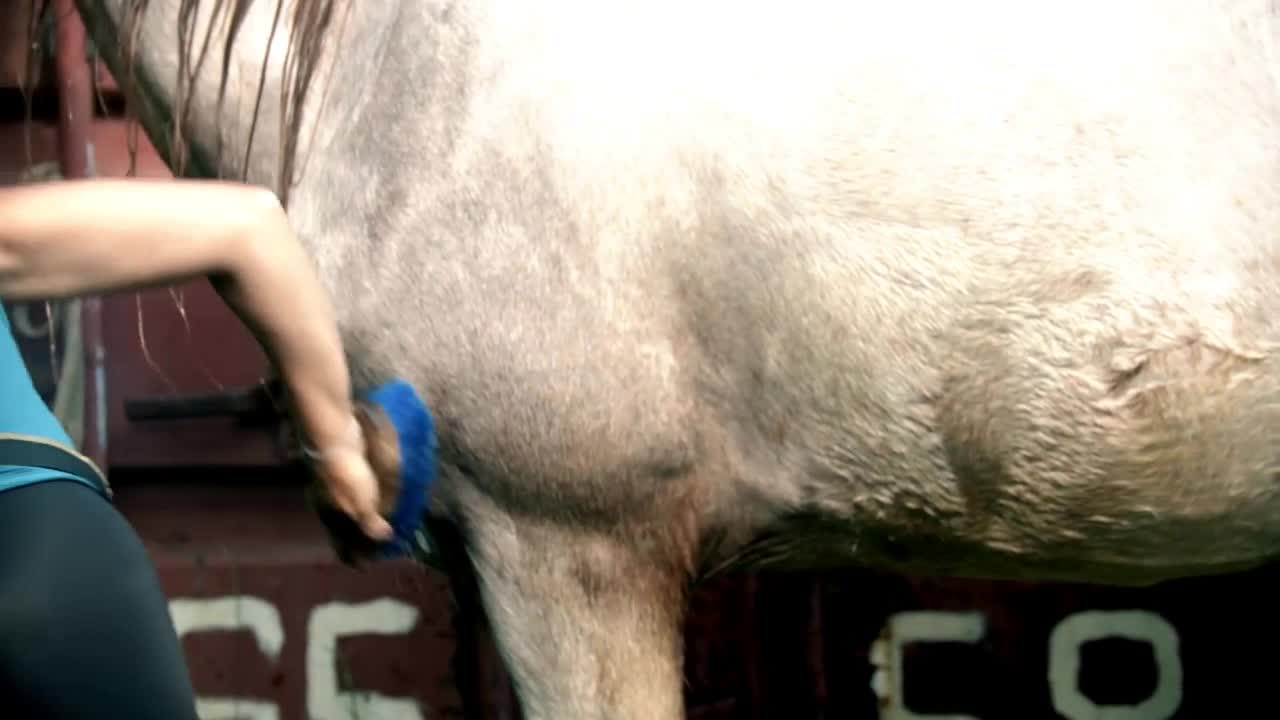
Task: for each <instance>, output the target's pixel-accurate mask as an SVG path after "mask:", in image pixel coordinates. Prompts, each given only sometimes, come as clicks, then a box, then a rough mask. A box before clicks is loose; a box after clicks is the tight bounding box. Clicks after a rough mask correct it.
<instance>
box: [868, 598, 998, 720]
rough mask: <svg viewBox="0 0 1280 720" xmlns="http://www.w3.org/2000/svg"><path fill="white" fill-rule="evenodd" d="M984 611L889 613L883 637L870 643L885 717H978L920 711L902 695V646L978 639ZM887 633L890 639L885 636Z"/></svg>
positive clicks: (968, 719)
mask: <svg viewBox="0 0 1280 720" xmlns="http://www.w3.org/2000/svg"><path fill="white" fill-rule="evenodd" d="M986 631H987V624H986V619H985V618H984V617H983V616H982V614H981V613H976V612H975V613H953V612H934V611H929V610H924V611H919V612H900V613H895V614H894V615H892V616H890V618H889V622H888V626H887V627H886V628H885V631H884V632H883V633H881V639H880V640H877V641H876V642H875V643H874V644H872V646H871V664H872V665H874V666H875V667H876V668H877V670H876V672H875V674H874V675H872V676H871V689H872V690H873V691H874V692H875V694H876V696H877V697H879V698H880V701H881V703H882V708H883V711H884V712H883V715H882V717H884V718H885V720H926V719H927V720H978V719H977V718H975V717H973V716H971V715H918V714H916V713H913V712H911V710H909V709H907V706H906V704H905V703H904V702H903V698H902V648H904V647H906V646H907V645H910V644H911V643H918V642H946V643H976V642H978V641H979V640H981V639H982V636H983V635H984V634H986ZM886 635H887V636H888V637H887V642H886V638H885V636H886Z"/></svg>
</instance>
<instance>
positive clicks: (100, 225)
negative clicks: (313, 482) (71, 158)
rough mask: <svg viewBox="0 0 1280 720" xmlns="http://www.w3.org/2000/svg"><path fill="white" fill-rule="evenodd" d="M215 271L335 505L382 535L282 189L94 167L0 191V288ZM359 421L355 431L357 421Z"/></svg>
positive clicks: (325, 317)
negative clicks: (90, 176) (78, 175)
mask: <svg viewBox="0 0 1280 720" xmlns="http://www.w3.org/2000/svg"><path fill="white" fill-rule="evenodd" d="M199 276H209V277H210V279H211V280H212V281H213V284H214V287H215V288H216V289H217V290H218V291H219V293H221V295H222V297H223V298H224V299H225V300H226V301H227V303H228V304H229V305H230V306H231V308H232V310H234V311H235V312H236V313H237V314H238V315H239V316H240V318H241V319H242V320H243V321H244V322H245V324H246V325H248V327H249V328H250V330H251V331H252V332H253V333H254V335H255V336H256V337H257V338H258V340H259V341H260V342H261V343H262V345H263V347H264V348H265V350H266V352H267V354H268V356H269V357H270V358H271V360H272V362H273V363H274V364H275V366H276V367H277V368H278V369H279V372H280V376H281V379H282V380H283V381H284V382H285V384H286V385H287V386H288V388H289V391H290V394H291V397H292V401H293V405H294V408H295V410H296V412H297V414H298V417H299V421H300V423H301V425H302V430H303V433H304V435H305V436H306V437H307V439H308V444H309V445H311V446H312V447H315V448H318V449H319V451H320V456H321V457H322V460H321V462H320V463H319V471H320V474H321V475H322V477H323V479H324V480H325V482H326V484H327V486H328V489H329V491H330V494H331V495H332V499H333V501H334V503H335V504H336V505H337V506H338V507H339V508H340V509H342V510H343V511H345V512H347V513H348V514H350V515H351V516H352V517H353V518H354V519H355V520H356V521H357V522H358V523H359V524H360V526H361V527H362V528H363V529H364V531H365V532H366V533H368V534H369V535H370V536H372V537H375V538H385V537H387V536H388V535H389V534H390V527H389V526H388V525H387V523H386V521H385V520H383V518H382V517H381V515H379V513H378V511H377V506H378V490H377V482H376V479H375V478H374V476H373V472H372V470H371V469H370V468H369V465H368V462H367V460H366V459H365V456H364V442H363V439H362V438H361V436H360V434H359V429H358V426H356V425H355V424H354V422H353V420H354V413H353V407H352V400H351V388H350V380H349V376H348V370H347V365H346V359H345V357H344V355H343V350H342V344H341V340H340V338H339V336H338V330H337V326H336V321H335V319H334V312H333V307H332V305H331V304H330V302H329V297H328V295H327V293H326V292H325V290H324V288H323V287H322V286H321V285H320V282H319V279H318V278H317V277H316V275H315V270H314V266H313V265H312V263H311V259H310V258H309V257H308V256H307V255H306V253H305V252H304V251H303V249H302V247H301V246H300V245H299V244H298V242H297V240H296V238H295V237H294V235H293V232H292V230H291V229H290V226H289V223H288V219H287V217H286V216H285V213H284V210H283V209H282V208H281V206H280V203H279V201H278V200H277V199H276V196H275V195H274V194H272V193H271V192H269V191H268V190H266V189H263V188H256V187H252V186H248V185H242V184H238V183H230V182H217V181H194V180H136V179H119V180H111V179H100V180H98V179H95V180H75V181H60V182H51V183H42V184H34V185H23V186H18V187H12V188H3V189H0V297H4V298H11V299H28V298H55V297H65V296H70V295H84V294H93V293H98V292H106V291H113V290H120V289H125V288H130V287H139V286H145V285H158V284H169V283H172V282H177V281H180V280H185V279H188V278H193V277H199ZM353 429H354V430H353Z"/></svg>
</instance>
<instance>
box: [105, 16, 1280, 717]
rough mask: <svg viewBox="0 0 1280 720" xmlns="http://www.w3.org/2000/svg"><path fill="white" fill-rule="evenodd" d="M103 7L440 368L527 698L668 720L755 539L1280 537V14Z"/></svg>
mask: <svg viewBox="0 0 1280 720" xmlns="http://www.w3.org/2000/svg"><path fill="white" fill-rule="evenodd" d="M80 5H81V7H82V9H83V11H84V14H85V17H86V19H87V22H88V25H89V28H90V31H91V33H92V35H93V37H94V38H95V39H96V42H97V44H98V47H99V48H101V49H102V50H103V51H104V53H105V56H106V57H107V59H108V61H109V63H110V65H111V67H112V68H113V70H114V72H115V74H116V75H117V77H120V78H122V79H124V80H125V82H127V83H128V84H129V85H130V86H132V87H134V88H136V89H137V90H138V91H139V94H140V99H141V101H142V103H141V105H140V106H139V115H140V117H141V119H142V121H143V122H144V124H145V126H146V127H147V129H148V131H149V132H150V134H151V137H152V138H153V140H154V141H155V142H156V144H157V145H158V146H159V148H160V150H161V151H162V153H164V154H165V156H166V158H168V159H169V161H170V162H171V163H173V164H174V166H175V167H176V168H178V170H179V171H180V172H187V173H192V174H218V175H224V176H233V177H245V178H247V179H248V180H250V181H252V182H256V183H261V184H264V185H270V186H273V187H276V188H278V189H279V191H280V192H281V193H282V194H285V193H286V192H287V201H288V203H289V208H290V213H291V217H292V219H293V222H294V223H295V224H296V227H297V229H298V230H299V232H300V233H301V234H302V236H303V237H304V239H305V241H306V242H307V243H308V244H309V247H310V249H311V251H312V252H313V253H314V257H315V259H316V261H317V263H318V264H319V266H320V268H321V270H322V272H323V274H324V277H325V278H326V280H327V282H328V285H329V287H330V289H331V290H332V291H333V293H334V294H335V296H336V297H337V298H338V299H339V301H340V303H341V304H342V308H341V314H342V325H343V330H344V332H345V333H346V338H347V341H348V342H349V343H350V347H351V349H352V353H353V358H352V362H353V364H354V367H356V368H357V373H358V375H359V376H360V379H361V380H369V381H372V380H377V379H381V378H385V377H388V376H390V375H392V374H395V375H401V376H404V377H407V378H409V379H410V380H412V381H413V382H414V383H415V384H416V385H417V386H418V387H419V388H421V389H422V391H423V393H424V395H425V396H426V398H427V400H428V401H429V403H430V405H431V407H432V409H433V411H434V412H435V414H436V416H437V419H438V422H439V428H440V432H441V452H442V458H441V459H442V462H443V463H444V468H443V471H444V472H443V476H442V479H441V483H440V486H439V495H440V497H439V498H438V502H437V505H436V509H437V512H438V513H439V515H440V517H442V518H446V519H447V521H448V522H449V523H451V524H453V525H455V526H456V527H457V528H459V529H460V531H461V537H462V538H463V541H464V545H465V550H466V556H467V559H468V561H469V563H470V566H471V569H473V570H474V572H475V574H476V577H477V578H478V580H479V588H480V592H481V594H482V597H483V601H484V604H485V609H486V612H487V614H488V617H489V619H490V621H491V622H492V624H493V626H494V628H495V633H496V638H497V641H498V644H499V647H500V649H501V651H502V653H503V656H504V658H505V660H506V662H507V664H508V667H509V669H510V671H511V673H512V675H513V677H514V680H515V683H516V686H517V690H518V693H519V696H520V699H521V702H522V704H523V710H524V713H525V716H526V717H528V718H531V719H534V720H536V719H542V718H552V719H555V720H562V719H564V718H609V719H611V720H615V719H620V718H642V719H644V720H670V719H672V718H678V717H681V715H682V712H683V711H682V701H681V676H682V673H681V664H680V662H681V660H680V658H681V652H680V643H681V636H680V619H681V616H682V611H683V609H684V593H685V591H686V589H687V587H688V585H689V583H690V582H691V581H694V580H697V579H699V578H701V577H705V576H707V575H708V574H710V573H713V572H716V571H720V570H723V569H726V568H730V567H760V566H763V565H775V566H776V565H790V566H800V567H812V566H817V565H819V564H826V565H830V564H851V563H858V564H873V565H878V566H883V567H889V568H895V569H898V570H902V571H910V572H928V573H939V574H941V573H946V574H953V575H970V576H987V577H1011V578H1024V579H1044V580H1049V579H1053V580H1079V581H1090V582H1100V583H1122V584H1145V583H1152V582H1157V581H1160V580H1162V579H1166V578H1173V577H1178V576H1187V575H1203V574H1210V573H1219V572H1225V571H1231V570H1237V569H1242V568H1246V567H1252V566H1256V565H1259V564H1261V563H1264V562H1266V561H1268V560H1270V559H1271V558H1272V557H1273V556H1274V555H1275V554H1276V552H1277V549H1280V522H1278V521H1277V519H1278V518H1280V481H1278V480H1277V477H1276V468H1277V450H1280V443H1278V442H1277V440H1278V439H1280V438H1278V437H1277V436H1278V434H1280V355H1278V354H1277V341H1280V315H1278V311H1280V244H1278V243H1277V231H1278V230H1280V83H1278V77H1277V73H1278V71H1280V56H1277V50H1278V45H1277V41H1278V38H1280V35H1278V34H1277V33H1278V31H1280V10H1277V7H1276V5H1275V4H1274V3H1273V2H1268V1H1265V0H1107V1H1106V2H1102V1H1101V0H1080V1H1079V2H1073V3H1048V2H1037V1H1035V0H970V1H969V2H963V3H955V2H942V1H940V0H905V1H903V2H895V3H886V2H871V1H870V0H844V1H843V2H821V1H817V0H797V2H792V3H787V4H779V3H763V2H750V1H749V2H730V1H729V0H701V1H700V2H687V1H681V2H674V1H672V0H649V1H648V2H622V1H620V0H542V1H540V2H515V1H513V0H365V1H364V2H353V1H352V0H296V2H291V3H290V4H287V5H286V6H285V8H284V11H283V12H282V13H281V14H280V15H279V16H277V6H276V3H275V2H272V1H271V0H265V1H264V0H260V1H259V2H257V3H253V2H252V1H251V0H230V1H227V0H222V1H221V2H219V1H218V0H204V1H203V2H200V1H199V0H145V2H144V1H143V0H80ZM230 19H234V22H231V21H230ZM277 19H278V22H277ZM211 20H212V21H213V22H211ZM229 27H233V28H234V32H232V33H230V34H229V33H228V32H227V30H228V28H229ZM228 37H231V38H232V42H230V43H228ZM268 49H270V53H269V54H268V53H267V50H268ZM264 58H265V60H264ZM223 80H225V83H223V82H222V81H223ZM220 88H221V90H220ZM260 90H261V97H260V98H259V91H260ZM174 118H179V119H181V120H182V121H183V122H180V123H176V124H174V123H172V122H171V121H172V120H173V119H174ZM175 128H176V130H175ZM251 128H256V130H255V133H254V134H252V137H251V133H250V129H251ZM282 301H284V302H287V298H282Z"/></svg>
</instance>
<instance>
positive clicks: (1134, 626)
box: [1049, 610, 1182, 720]
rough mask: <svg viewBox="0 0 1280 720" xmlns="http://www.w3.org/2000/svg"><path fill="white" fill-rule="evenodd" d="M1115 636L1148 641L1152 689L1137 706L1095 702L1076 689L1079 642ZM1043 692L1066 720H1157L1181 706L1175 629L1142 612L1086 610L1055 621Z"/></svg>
mask: <svg viewBox="0 0 1280 720" xmlns="http://www.w3.org/2000/svg"><path fill="white" fill-rule="evenodd" d="M1106 637H1121V638H1126V639H1128V640H1136V641H1139V642H1145V643H1148V644H1150V645H1151V650H1152V655H1153V656H1154V657H1155V662H1156V689H1155V691H1154V692H1152V693H1151V696H1150V697H1148V698H1147V699H1146V700H1143V701H1142V702H1141V703H1139V704H1137V705H1105V706H1103V705H1097V704H1096V703H1094V702H1093V701H1092V700H1090V699H1089V698H1087V697H1085V695H1084V693H1082V692H1080V687H1079V680H1080V646H1081V645H1084V644H1085V643H1087V642H1089V641H1091V640H1100V639H1102V638H1106ZM1049 690H1050V692H1051V693H1052V695H1053V709H1054V710H1057V711H1058V713H1059V714H1061V715H1063V716H1064V717H1066V718H1068V719H1069V720H1084V719H1085V718H1088V719H1089V720H1163V719H1164V718H1168V717H1172V716H1173V714H1174V712H1176V711H1177V709H1178V706H1179V705H1181V704H1182V660H1181V658H1180V657H1179V655H1178V632H1177V631H1176V630H1174V628H1173V626H1172V625H1170V624H1169V623H1168V622H1167V621H1165V619H1164V618H1162V617H1160V616H1159V615H1156V614H1155V613H1150V612H1145V611H1142V610H1131V611H1122V612H1102V611H1090V612H1081V613H1076V614H1074V615H1071V616H1070V617H1068V618H1066V619H1065V620H1063V621H1062V622H1060V623H1058V625H1057V626H1056V627H1054V629H1053V634H1052V635H1051V636H1050V638H1049Z"/></svg>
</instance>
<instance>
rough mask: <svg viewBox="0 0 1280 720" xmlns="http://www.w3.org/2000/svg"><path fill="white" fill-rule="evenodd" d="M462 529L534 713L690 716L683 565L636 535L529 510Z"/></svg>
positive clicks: (662, 719)
mask: <svg viewBox="0 0 1280 720" xmlns="http://www.w3.org/2000/svg"><path fill="white" fill-rule="evenodd" d="M466 534H467V536H468V537H467V545H468V548H469V553H470V556H471V559H472V563H473V564H474V567H475V569H476V572H477V576H478V578H479V584H480V591H481V595H482V597H483V601H484V604H485V609H486V613H487V615H488V617H489V620H490V622H491V624H492V626H493V628H494V635H495V638H496V640H497V643H498V647H499V649H500V651H501V652H502V654H503V656H504V658H505V660H506V663H507V666H508V669H509V670H510V672H511V676H512V679H513V681H514V683H515V686H516V691H517V694H518V695H519V697H520V702H521V706H522V709H523V712H524V716H525V718H526V719H527V720H594V719H599V720H605V719H608V720H678V719H679V718H683V717H684V703H683V695H682V692H683V685H682V640H683V637H682V634H681V631H682V625H681V618H682V613H683V609H684V593H683V591H684V577H683V573H682V572H681V571H680V570H679V569H677V566H676V565H674V564H671V563H666V562H664V561H663V560H662V559H661V553H659V554H657V555H656V556H655V555H654V554H651V553H649V552H644V551H640V550H638V549H637V544H636V543H634V536H631V537H627V538H626V539H619V538H621V537H623V534H619V537H610V536H605V535H601V534H598V533H594V532H587V531H582V530H570V529H565V528H560V527H553V526H549V525H541V526H540V525H538V524H536V523H534V522H533V521H531V520H529V519H527V518H522V519H520V520H519V521H518V522H512V521H510V519H506V518H504V519H503V520H502V521H498V520H497V519H495V518H487V519H478V520H476V521H475V522H474V523H469V527H468V530H467V533H466ZM627 535H629V534H627Z"/></svg>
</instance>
